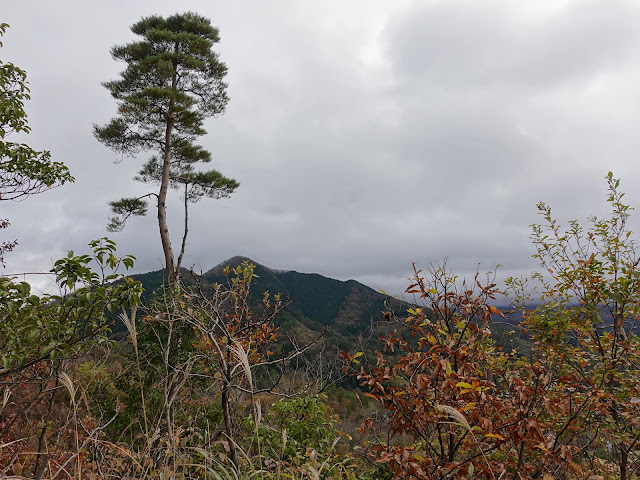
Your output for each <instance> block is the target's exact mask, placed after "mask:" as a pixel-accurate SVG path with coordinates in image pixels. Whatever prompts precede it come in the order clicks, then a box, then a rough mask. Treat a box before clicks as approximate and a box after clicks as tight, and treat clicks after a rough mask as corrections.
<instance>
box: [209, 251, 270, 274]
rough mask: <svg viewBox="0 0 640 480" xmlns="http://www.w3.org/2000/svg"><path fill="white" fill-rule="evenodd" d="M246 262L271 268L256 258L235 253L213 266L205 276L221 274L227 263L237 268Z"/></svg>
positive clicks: (230, 266)
mask: <svg viewBox="0 0 640 480" xmlns="http://www.w3.org/2000/svg"><path fill="white" fill-rule="evenodd" d="M244 262H248V263H251V264H253V265H255V266H256V267H262V268H266V269H267V270H270V269H269V268H267V267H265V266H264V265H261V264H259V263H258V262H256V261H255V260H252V259H251V258H249V257H245V256H244V255H235V256H233V257H231V258H228V259H227V260H225V261H223V262H220V263H219V264H218V265H216V266H215V267H213V268H212V269H211V270H209V271H207V272H206V273H205V274H204V276H209V275H218V274H221V273H222V270H224V267H226V266H227V265H229V268H236V267H237V266H238V265H241V264H242V263H244Z"/></svg>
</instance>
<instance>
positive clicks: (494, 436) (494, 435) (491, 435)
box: [485, 433, 504, 440]
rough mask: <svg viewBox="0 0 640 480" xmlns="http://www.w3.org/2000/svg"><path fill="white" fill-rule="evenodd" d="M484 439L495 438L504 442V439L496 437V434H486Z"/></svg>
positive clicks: (499, 436)
mask: <svg viewBox="0 0 640 480" xmlns="http://www.w3.org/2000/svg"><path fill="white" fill-rule="evenodd" d="M485 437H488V438H497V439H498V440H504V437H503V436H502V435H498V434H497V433H486V434H485Z"/></svg>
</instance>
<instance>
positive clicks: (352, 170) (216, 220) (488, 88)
mask: <svg viewBox="0 0 640 480" xmlns="http://www.w3.org/2000/svg"><path fill="white" fill-rule="evenodd" d="M183 3H184V4H181V10H189V9H190V10H194V11H197V12H199V13H201V14H203V15H206V16H209V17H210V18H212V20H213V23H214V24H216V25H218V26H219V27H220V29H221V36H222V42H221V43H220V48H219V51H220V55H221V58H222V59H223V60H224V61H225V62H226V63H227V64H228V66H229V75H228V83H229V95H230V97H231V102H230V104H229V108H228V111H227V112H226V114H225V115H223V116H221V117H219V118H216V119H211V120H209V121H208V122H207V125H206V126H207V129H208V134H207V135H206V136H205V137H203V138H202V143H203V145H204V146H205V147H206V148H208V149H210V150H211V151H212V153H213V158H214V162H213V163H214V165H215V167H216V168H219V169H220V170H221V171H222V172H224V173H225V174H227V175H229V176H232V177H235V178H236V179H238V180H239V181H240V182H241V187H240V189H239V190H238V191H237V193H236V194H235V195H234V196H233V197H232V198H231V199H228V200H221V201H217V202H212V201H203V202H201V203H199V204H197V205H194V207H193V209H192V215H191V220H192V229H191V234H190V235H191V236H190V240H189V246H188V252H187V257H186V263H187V265H195V266H196V268H202V269H203V270H207V269H208V268H210V267H211V266H213V265H215V264H217V263H219V262H220V261H222V260H224V259H225V258H228V257H230V256H232V255H235V254H242V255H248V256H251V257H253V258H254V259H255V260H256V261H260V262H262V263H264V264H266V265H269V266H272V267H274V268H291V269H296V270H299V271H313V272H319V273H322V274H325V275H329V276H333V277H337V278H342V279H347V278H356V279H359V280H361V281H363V282H365V283H368V284H370V285H371V286H373V287H374V288H379V289H384V290H387V291H390V292H394V293H399V292H400V291H401V290H402V286H403V285H404V284H405V281H406V277H407V276H408V274H409V272H410V267H411V262H412V261H417V262H419V263H420V264H421V265H423V266H426V265H428V264H429V263H430V262H438V261H442V260H443V259H444V258H447V259H448V265H449V266H450V267H451V268H452V269H454V270H455V271H456V272H458V273H460V274H466V275H473V273H474V272H475V271H476V269H477V268H480V269H481V270H485V269H493V268H494V267H495V265H496V264H498V263H500V264H502V265H503V267H502V272H503V275H506V274H523V273H526V272H528V271H529V270H530V269H531V268H533V267H534V263H533V261H532V260H531V258H530V255H531V253H532V247H531V245H530V242H529V240H528V236H529V231H530V230H529V227H528V226H529V225H530V224H531V223H533V222H536V221H538V218H537V216H536V210H535V205H536V203H537V202H538V201H540V200H545V201H547V202H549V203H550V204H552V205H553V206H554V211H555V212H557V213H558V215H559V216H560V218H561V219H565V220H566V219H568V218H574V217H576V218H582V217H585V216H587V215H589V214H598V215H601V214H603V213H605V212H606V210H605V207H604V201H603V200H604V198H605V184H604V181H603V180H602V177H603V176H604V175H605V174H606V172H607V171H608V170H613V171H614V172H615V173H616V174H618V175H620V176H621V177H622V181H623V187H626V189H627V190H628V191H629V195H628V199H629V201H630V202H631V203H632V204H634V205H638V204H639V203H640V198H638V194H636V193H635V192H633V191H632V189H631V185H632V184H633V183H632V182H633V181H634V179H635V177H636V176H637V175H638V173H640V172H639V168H640V167H638V166H637V165H638V162H637V160H636V152H638V151H639V148H638V147H640V145H639V142H640V140H639V137H638V136H637V133H636V130H637V128H636V126H637V125H638V122H639V121H640V113H639V112H640V108H639V107H640V94H639V89H638V85H640V82H639V80H640V78H639V77H640V61H638V59H637V55H635V53H636V52H637V51H638V48H639V47H640V33H639V31H638V29H637V28H636V26H637V24H638V20H639V16H640V2H638V1H620V2H607V1H605V0H597V1H596V0H592V1H566V2H558V1H551V0H549V1H541V2H529V3H528V2H509V1H498V0H495V1H494V0H492V1H487V2H473V1H470V0H468V1H463V0H454V1H451V0H447V1H435V0H434V1H429V2H422V1H421V2H413V1H409V0H407V1H403V2H383V1H377V2H376V1H374V2H364V1H354V2H337V1H328V2H316V3H309V2H295V1H292V0H276V1H273V2H268V3H267V2H260V1H247V2H233V3H230V2H222V1H214V2H201V1H197V0H190V1H187V2H183ZM174 11H175V6H174V4H173V3H171V2H168V1H162V2H149V1H146V0H145V1H140V2H135V3H131V2H126V3H125V2H121V1H118V2H110V4H109V5H98V4H95V5H94V4H89V3H87V2H79V1H70V2H65V3H64V4H60V5H58V4H56V5H52V4H51V3H50V2H44V1H36V2H31V3H28V2H12V3H10V4H8V5H6V6H4V8H3V18H2V21H6V22H7V23H9V24H11V29H10V30H9V31H8V33H7V35H6V37H5V38H4V43H5V47H4V48H2V50H0V55H1V58H2V59H3V60H11V61H13V62H15V63H16V64H17V65H20V66H22V67H24V68H25V69H27V70H28V73H29V79H30V81H31V87H32V92H33V100H32V101H31V102H30V104H29V105H28V113H29V115H30V122H31V126H32V128H33V132H32V134H31V135H30V136H29V137H27V138H25V140H26V141H27V142H28V143H30V144H31V145H33V146H34V147H35V148H48V149H51V151H52V153H53V156H54V158H55V159H56V160H59V161H64V162H65V163H67V164H68V165H69V167H70V168H71V169H72V172H73V173H74V175H75V176H76V178H77V182H76V183H75V184H74V185H70V186H64V187H63V188H60V189H57V190H55V191H52V192H48V193H45V194H42V195H40V196H38V197H34V198H31V199H28V200H27V201H26V202H23V203H20V204H15V205H2V207H3V214H2V216H8V217H10V218H11V220H12V223H13V225H12V229H11V230H10V231H6V232H3V234H5V233H6V236H7V238H8V237H9V236H11V237H18V238H19V240H20V247H19V249H18V250H17V251H16V252H15V253H13V254H11V255H10V256H9V257H8V260H9V265H8V266H7V268H6V269H5V270H6V272H7V273H13V272H19V271H42V270H48V269H49V268H50V266H51V260H52V259H55V258H57V257H59V256H60V255H63V254H64V253H65V252H66V250H68V249H75V250H78V251H80V250H82V249H83V248H84V247H83V246H84V245H86V243H87V242H88V241H89V240H90V239H92V238H96V237H100V236H104V235H106V231H105V223H106V218H107V216H108V208H107V202H108V201H109V200H112V199H115V198H118V197H120V196H122V195H131V194H135V193H143V192H144V191H145V190H144V189H145V186H144V185H139V184H138V185H136V183H135V182H134V181H133V180H131V177H132V175H133V174H134V173H135V172H136V170H137V169H138V167H139V165H140V160H143V159H144V158H145V157H144V156H142V157H141V158H140V159H126V158H125V159H121V158H120V159H119V158H117V157H116V155H115V154H113V152H111V151H109V150H108V149H106V148H105V147H103V146H102V145H100V144H98V142H97V141H95V140H94V139H93V137H92V134H91V125H92V124H93V123H104V122H106V121H107V120H108V119H109V118H110V117H111V116H112V115H113V114H114V113H115V108H116V107H115V102H114V101H113V100H112V99H111V98H110V97H109V95H108V92H107V91H106V90H105V89H104V88H102V87H101V86H100V82H102V81H105V80H109V79H112V78H115V77H116V76H117V74H118V72H119V71H120V70H121V69H122V65H119V64H117V63H116V62H114V61H112V60H111V58H110V55H109V48H110V47H111V46H112V45H114V44H119V43H124V42H127V41H130V40H132V35H131V33H130V32H129V30H128V26H129V25H130V24H132V23H134V22H135V21H137V20H138V19H139V18H140V17H141V16H144V15H150V14H156V13H158V14H163V15H167V14H171V13H173V12H174ZM78 17H84V18H87V19H92V21H86V22H77V21H75V20H72V19H74V18H78ZM114 160H115V161H117V162H118V163H114ZM173 198H174V200H175V202H174V203H172V204H171V205H170V211H169V215H170V226H171V229H172V232H173V233H174V235H175V236H176V240H175V241H177V238H178V234H179V229H180V227H181V218H180V206H179V202H178V201H177V195H174V197H173ZM112 237H113V238H114V239H115V240H116V241H117V242H118V244H119V246H120V249H121V251H123V252H127V253H132V254H134V255H136V256H137V257H138V264H137V267H136V270H137V271H147V270H151V269H157V268H159V267H160V266H161V264H162V262H161V257H162V252H161V249H160V244H159V240H158V234H157V226H156V225H155V222H154V215H150V216H149V217H148V218H145V219H139V220H136V221H135V222H132V223H131V224H130V225H129V226H128V227H127V229H126V230H125V231H124V232H122V233H120V234H117V235H112ZM478 263H480V267H478ZM39 278H40V277H34V279H33V281H34V282H40V283H37V285H38V286H39V288H40V287H41V288H45V283H46V282H44V281H41V280H39Z"/></svg>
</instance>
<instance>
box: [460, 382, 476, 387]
mask: <svg viewBox="0 0 640 480" xmlns="http://www.w3.org/2000/svg"><path fill="white" fill-rule="evenodd" d="M456 387H462V388H473V386H472V385H471V384H469V383H466V382H458V383H456Z"/></svg>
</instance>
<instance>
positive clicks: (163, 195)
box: [158, 66, 179, 288]
mask: <svg viewBox="0 0 640 480" xmlns="http://www.w3.org/2000/svg"><path fill="white" fill-rule="evenodd" d="M176 84H177V72H176V67H175V66H174V70H173V79H172V83H171V86H172V88H173V89H174V90H175V88H176ZM174 122H175V113H174V111H173V99H172V100H171V101H170V102H169V112H168V113H167V125H166V128H165V135H164V156H163V159H162V179H161V181H160V192H159V193H158V227H159V228H160V240H161V241H162V251H163V252H164V260H165V267H166V269H167V275H168V277H169V287H171V288H173V287H176V286H177V285H178V274H179V272H177V271H176V268H175V265H174V257H173V249H172V248H171V238H170V237H169V225H168V224H167V192H168V191H169V173H170V171H171V133H172V131H173V123H174Z"/></svg>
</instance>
